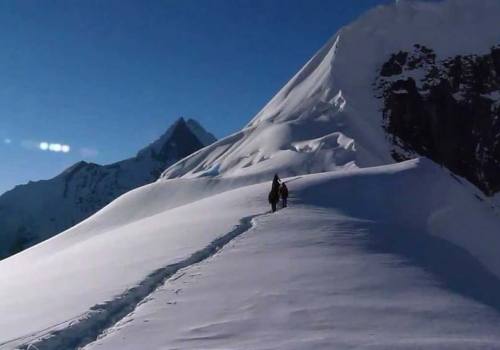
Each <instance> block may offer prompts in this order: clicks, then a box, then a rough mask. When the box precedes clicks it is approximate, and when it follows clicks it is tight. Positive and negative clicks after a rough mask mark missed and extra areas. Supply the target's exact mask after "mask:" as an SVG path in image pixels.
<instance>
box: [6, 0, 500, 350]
mask: <svg viewBox="0 0 500 350" xmlns="http://www.w3.org/2000/svg"><path fill="white" fill-rule="evenodd" d="M499 10H500V3H499V2H497V1H492V0H481V1H477V0H447V1H444V2H439V3H420V2H413V1H411V2H409V1H399V2H398V3H397V4H394V5H391V6H384V7H379V8H377V9H374V10H373V11H371V12H369V13H368V14H366V15H365V16H363V17H361V18H360V19H359V20H358V21H356V22H355V23H353V24H352V25H350V26H348V27H346V28H344V29H342V30H341V31H340V32H339V33H338V34H337V35H335V36H334V38H332V40H331V41H330V42H329V43H327V45H326V46H325V47H324V48H322V49H321V50H320V51H319V53H318V54H317V55H316V56H315V57H314V58H313V59H312V60H311V61H310V62H309V63H308V64H307V65H306V66H305V67H304V68H303V69H302V70H301V71H300V72H299V73H298V74H297V75H296V76H295V77H294V78H293V79H292V80H291V81H290V82H289V83H288V84H287V85H286V86H285V87H284V88H283V89H282V90H281V91H280V92H279V93H278V94H277V95H276V96H275V97H274V98H273V99H272V100H271V102H270V103H269V104H268V105H267V106H266V107H265V108H264V109H263V111H262V112H260V113H259V114H258V115H257V116H256V117H255V118H254V119H253V120H252V121H251V122H250V123H249V124H248V125H247V126H246V127H245V128H244V129H243V130H242V131H241V132H238V133H235V134H233V135H231V136H229V137H227V138H225V139H223V140H220V141H218V142H216V143H214V144H213V145H210V146H208V147H205V148H203V149H201V150H199V151H197V152H195V153H194V154H193V155H192V156H189V157H187V158H185V159H183V160H181V161H179V162H177V163H176V164H174V165H172V166H171V167H170V168H169V169H167V171H166V172H165V173H164V174H163V177H162V179H160V180H159V181H157V182H155V183H153V184H149V185H146V186H143V187H141V188H138V189H135V190H133V191H130V192H128V193H126V194H125V195H123V196H121V197H120V198H119V199H117V200H115V201H113V202H112V203H111V204H110V205H108V206H106V207H105V208H103V209H102V210H100V211H99V212H98V213H96V214H95V215H93V216H92V217H90V218H88V219H87V220H85V221H83V222H81V223H80V224H78V225H76V226H74V227H72V228H71V229H69V230H67V231H65V232H63V233H62V234H60V235H58V236H56V237H53V238H52V239H49V240H47V241H45V242H43V243H41V244H38V245H36V246H34V247H32V248H29V249H27V250H26V251H24V252H22V253H20V254H17V255H15V256H12V257H10V258H8V259H5V260H4V261H1V262H0V276H1V280H0V330H1V331H0V349H13V348H16V347H18V348H23V349H26V348H28V347H29V345H30V344H33V345H34V346H32V347H31V348H38V349H76V348H79V347H82V346H86V347H87V348H88V349H94V348H95V349H118V348H126V349H127V348H128V349H137V348H145V349H161V348H167V349H171V348H177V349H215V348H216V349H220V348H232V349H234V348H242V349H245V348H252V349H294V348H295V349H303V348H325V349H326V348H328V349H330V348H363V347H366V348H375V349H377V348H378V349H422V348H424V349H457V348H460V347H461V348H463V349H500V336H498V335H497V333H498V332H497V330H498V326H500V317H499V316H500V297H499V295H500V285H499V282H498V278H499V277H500V258H499V257H498V254H497V250H498V249H497V247H498V244H499V243H500V238H498V234H497V232H498V230H499V228H500V218H499V217H498V214H497V213H496V212H495V211H494V210H492V208H491V207H490V205H489V203H488V202H487V201H485V200H484V199H482V198H481V197H480V196H478V194H477V190H476V189H475V188H474V187H473V186H472V185H470V184H469V183H468V182H467V181H465V180H463V179H461V178H459V177H456V176H453V174H450V173H449V172H448V171H446V170H445V169H443V168H441V167H439V166H437V165H435V164H434V163H432V162H431V161H429V160H426V159H424V158H420V159H415V160H410V161H407V162H404V163H399V164H394V163H393V161H392V158H391V157H390V152H389V150H390V147H389V145H388V142H387V141H386V138H385V134H384V131H383V128H382V127H381V116H380V111H379V108H380V105H379V102H378V100H376V99H375V98H374V97H373V91H372V89H371V83H373V81H374V79H375V77H376V70H377V69H378V68H380V67H378V64H379V63H382V62H384V60H385V59H386V58H387V57H384V56H385V55H386V54H388V53H391V52H393V51H394V50H395V49H397V48H398V47H402V46H404V47H406V46H412V45H413V44H414V41H420V42H425V43H426V44H429V45H430V46H434V49H435V50H436V52H438V53H439V54H449V53H455V54H456V53H460V52H462V53H470V52H476V51H481V50H486V49H487V47H489V45H490V44H492V42H493V41H496V40H497V39H498V38H499V37H498V34H499V33H500V27H498V26H497V25H496V23H497V16H496V14H497V13H500V12H499ZM478 18H480V20H479V19H478ZM486 29H488V30H487V31H486ZM480 30H484V32H482V33H481V32H480ZM436 33H439V34H440V35H436ZM455 35H462V36H463V41H462V40H461V41H453V40H451V39H452V38H454V37H455ZM360 43H363V45H360ZM274 172H279V173H280V175H282V177H285V176H290V178H289V179H287V181H288V185H289V189H290V192H291V194H292V200H291V207H290V208H288V209H285V210H283V211H281V212H279V213H277V214H274V215H271V214H269V213H268V209H269V208H268V204H267V193H268V191H269V187H270V184H269V182H268V180H270V178H271V176H270V175H272V174H273V173H274ZM263 181H265V182H263ZM98 337H99V339H97V338H98ZM96 339H97V341H96Z"/></svg>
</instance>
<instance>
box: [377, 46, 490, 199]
mask: <svg viewBox="0 0 500 350" xmlns="http://www.w3.org/2000/svg"><path fill="white" fill-rule="evenodd" d="M375 86H376V94H377V97H379V98H381V99H383V103H384V107H383V116H384V127H385V129H386V130H387V132H388V134H389V137H390V138H391V140H392V142H393V144H394V148H393V157H394V159H395V160H397V161H401V160H405V159H408V158H410V157H411V156H412V155H414V154H415V153H418V154H420V155H423V156H426V157H428V158H430V159H432V160H433V161H435V162H437V163H439V164H442V165H444V166H445V167H447V168H448V169H450V170H451V171H452V172H454V173H456V174H458V175H460V176H463V177H465V178H466V179H468V180H469V181H470V182H472V183H473V184H475V185H476V186H477V187H478V188H480V189H481V190H482V191H483V192H484V193H485V194H487V195H493V194H495V193H497V192H498V191H500V46H496V47H493V48H491V51H490V53H488V54H485V55H471V56H456V57H450V58H447V59H445V60H441V61H438V60H437V59H436V55H435V54H434V52H433V50H432V49H429V48H426V47H424V46H421V45H415V46H414V50H413V51H412V52H402V51H401V52H399V53H396V54H393V55H392V56H391V57H390V58H389V60H388V61H387V62H386V63H384V64H383V65H382V68H381V70H380V75H379V77H378V78H377V81H376V84H375Z"/></svg>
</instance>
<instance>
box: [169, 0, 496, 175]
mask: <svg viewBox="0 0 500 350" xmlns="http://www.w3.org/2000/svg"><path fill="white" fill-rule="evenodd" d="M499 13H500V2H499V1H497V0H481V1H477V0H446V1H442V2H419V1H397V2H396V3H394V4H392V5H387V6H380V7H377V8H375V9H373V10H372V11H370V12H368V13H367V14H366V15H364V16H362V17H361V18H360V19H358V20H357V21H355V22H354V23H353V24H351V25H349V26H347V27H344V28H342V29H341V30H340V31H339V32H338V33H337V34H335V35H334V36H333V38H332V39H331V40H330V41H329V42H328V43H327V44H326V45H325V46H324V47H323V48H322V49H321V50H320V51H319V52H318V53H317V54H316V55H315V56H314V57H313V58H312V59H311V60H310V61H309V62H308V63H307V64H306V65H305V66H304V67H303V68H302V69H301V70H300V71H299V72H298V73H297V74H296V75H295V76H294V77H293V78H292V79H291V80H290V81H289V82H288V83H287V84H286V85H285V87H283V89H281V91H279V92H278V94H277V95H276V96H275V97H274V98H273V99H272V100H271V101H270V102H269V103H268V104H267V105H266V106H265V107H264V109H263V110H262V111H261V112H259V113H258V114H257V115H256V116H255V117H254V118H253V120H252V121H251V122H250V123H249V124H248V125H247V127H246V128H245V129H243V130H242V131H240V132H238V133H236V134H234V135H231V136H229V137H227V138H225V139H223V140H220V141H219V142H217V143H215V144H213V145H212V146H211V147H208V148H205V149H204V150H203V151H201V152H198V153H196V154H194V155H192V156H191V157H188V158H187V159H185V160H183V161H181V162H179V163H177V164H175V165H174V166H172V167H171V168H169V169H168V170H167V171H166V172H165V173H164V175H163V177H164V178H174V177H179V176H183V177H199V176H217V175H218V176H225V177H228V176H237V175H242V174H245V175H249V174H251V175H252V176H253V178H255V176H256V175H258V177H259V178H266V177H268V176H269V174H270V173H272V172H279V173H280V174H283V175H296V174H303V173H312V172H321V171H329V170H338V169H342V168H346V167H347V168H349V167H353V166H357V167H366V166H373V165H381V164H388V163H392V162H394V160H393V158H392V157H391V154H390V153H391V152H390V150H391V144H390V142H389V141H388V140H387V136H386V133H385V131H384V130H383V127H382V125H383V121H382V108H383V106H382V102H381V101H380V100H378V99H377V98H375V92H374V89H373V84H374V82H375V80H376V77H377V74H378V72H379V71H380V69H381V67H382V65H383V63H384V62H386V61H387V60H388V59H389V58H390V57H391V55H392V54H393V53H395V52H398V51H400V50H411V49H412V48H413V47H414V45H415V44H421V45H425V46H426V47H430V48H432V49H433V50H434V52H435V54H436V55H437V58H438V59H445V58H448V57H451V56H454V55H469V54H486V53H488V52H489V50H490V48H491V47H492V46H493V45H495V44H497V43H500V26H498V15H499Z"/></svg>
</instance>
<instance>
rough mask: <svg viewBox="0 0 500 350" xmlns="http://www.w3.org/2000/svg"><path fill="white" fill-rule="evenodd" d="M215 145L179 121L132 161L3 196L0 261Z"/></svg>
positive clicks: (91, 167)
mask: <svg viewBox="0 0 500 350" xmlns="http://www.w3.org/2000/svg"><path fill="white" fill-rule="evenodd" d="M214 141H215V137H214V136H213V135H212V134H210V133H208V132H206V131H205V130H204V129H203V128H202V127H201V126H200V125H199V124H198V123H197V122H196V121H194V120H192V119H189V120H187V121H185V120H184V119H182V118H181V119H179V120H177V121H176V122H175V123H174V124H173V125H172V126H171V127H170V128H169V129H168V130H167V131H166V132H165V133H164V134H163V135H162V136H161V137H160V138H159V139H158V140H156V141H155V142H153V143H152V144H151V145H149V146H147V147H145V148H144V149H142V150H141V151H139V152H138V154H137V155H136V156H135V157H133V158H130V159H126V160H123V161H120V162H117V163H114V164H110V165H104V166H103V165H98V164H93V163H87V162H83V161H82V162H79V163H77V164H75V165H73V166H71V167H70V168H68V169H67V170H65V171H64V172H63V173H61V174H60V175H58V176H56V177H54V178H53V179H50V180H44V181H38V182H30V183H29V184H26V185H21V186H17V187H16V188H14V189H13V190H11V191H9V192H6V193H4V194H3V195H2V196H0V259H2V258H5V257H7V256H9V255H11V254H14V253H17V252H19V251H21V250H23V249H25V248H27V247H29V246H32V245H33V244H36V243H38V242H40V241H42V240H44V239H47V238H49V237H51V236H53V235H54V234H57V233H59V232H62V231H64V230H65V229H67V228H69V227H71V226H73V225H75V224H77V223H79V222H80V221H82V220H83V219H85V218H87V217H89V216H90V215H92V214H94V213H95V212H97V211H98V210H99V209H101V208H103V207H104V206H105V205H107V204H108V203H110V202H111V201H113V200H114V199H116V198H117V197H119V196H120V195H122V194H124V193H126V192H128V191H130V190H132V189H134V188H137V187H140V186H143V185H145V184H148V183H151V182H153V181H155V180H156V179H158V177H159V176H160V174H161V172H162V171H164V170H165V168H166V167H168V166H169V165H171V164H172V163H174V162H176V161H177V160H179V159H182V158H184V157H185V156H187V155H189V154H191V153H193V152H194V151H196V150H198V149H200V148H202V147H204V146H206V145H208V144H210V143H212V142H214Z"/></svg>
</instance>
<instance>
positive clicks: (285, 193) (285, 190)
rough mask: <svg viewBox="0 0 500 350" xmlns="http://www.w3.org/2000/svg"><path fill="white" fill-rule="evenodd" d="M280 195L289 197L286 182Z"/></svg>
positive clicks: (281, 188) (282, 185)
mask: <svg viewBox="0 0 500 350" xmlns="http://www.w3.org/2000/svg"><path fill="white" fill-rule="evenodd" d="M280 195H281V197H282V198H288V187H286V185H285V184H284V183H283V184H281V187H280Z"/></svg>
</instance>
